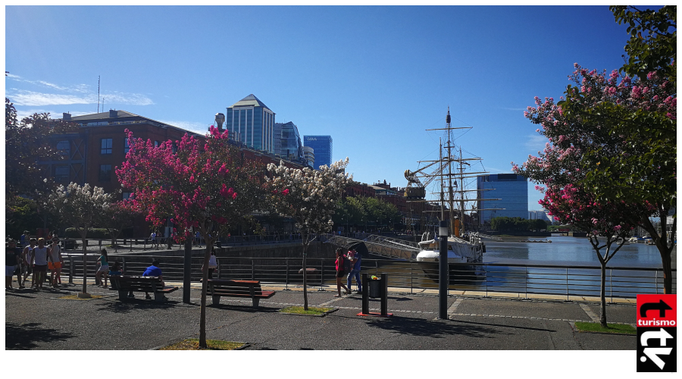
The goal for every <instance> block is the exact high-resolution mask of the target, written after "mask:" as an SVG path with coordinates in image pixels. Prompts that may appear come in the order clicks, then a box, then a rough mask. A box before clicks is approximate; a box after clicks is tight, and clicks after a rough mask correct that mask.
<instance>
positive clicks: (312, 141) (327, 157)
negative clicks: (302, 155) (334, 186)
mask: <svg viewBox="0 0 682 379" xmlns="http://www.w3.org/2000/svg"><path fill="white" fill-rule="evenodd" d="M303 145H305V146H309V147H312V148H313V150H314V152H315V165H314V166H313V168H315V169H316V170H317V169H319V168H320V166H323V165H326V166H331V164H332V148H333V141H332V136H303Z"/></svg>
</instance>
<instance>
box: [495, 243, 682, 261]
mask: <svg viewBox="0 0 682 379" xmlns="http://www.w3.org/2000/svg"><path fill="white" fill-rule="evenodd" d="M528 239H530V240H533V241H536V240H537V241H540V240H543V241H544V240H551V241H552V243H541V242H510V241H505V242H496V241H485V244H486V248H487V249H486V250H487V251H486V253H485V254H484V255H483V261H484V262H485V263H518V264H562V265H588V266H597V267H599V259H598V258H597V253H596V252H595V250H594V248H593V247H592V244H590V241H589V239H588V238H587V237H567V236H557V237H554V236H553V237H547V238H533V237H530V238H528ZM517 240H521V239H517ZM614 246H615V244H614V245H612V247H614ZM604 250H605V249H602V255H603V253H604ZM676 250H677V248H676V249H675V250H673V268H675V267H676V256H677V254H676ZM607 267H647V268H660V267H661V255H660V253H659V252H658V249H657V248H656V246H653V245H647V244H644V243H631V244H626V245H623V247H621V248H620V250H619V251H618V252H617V253H616V255H615V256H614V257H613V258H612V259H611V260H610V261H609V263H608V265H607Z"/></svg>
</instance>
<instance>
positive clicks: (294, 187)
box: [267, 158, 351, 310]
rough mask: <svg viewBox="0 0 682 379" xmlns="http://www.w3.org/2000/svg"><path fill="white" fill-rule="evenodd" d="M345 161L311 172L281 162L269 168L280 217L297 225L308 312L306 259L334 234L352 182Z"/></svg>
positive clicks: (274, 201)
mask: <svg viewBox="0 0 682 379" xmlns="http://www.w3.org/2000/svg"><path fill="white" fill-rule="evenodd" d="M347 165H348V158H346V160H345V161H338V162H335V163H332V165H331V166H329V167H327V166H321V167H320V169H319V170H313V169H311V168H308V167H306V168H303V169H296V168H289V167H286V166H284V164H283V163H282V162H280V164H279V166H277V165H274V164H272V163H271V164H269V165H268V173H269V177H268V178H267V180H268V184H269V189H270V190H271V191H272V194H271V199H272V203H273V204H274V206H275V208H276V209H277V210H278V211H279V213H280V214H283V215H285V216H290V217H292V218H293V219H294V220H295V221H296V228H297V229H298V230H299V232H300V233H301V237H302V244H303V261H302V264H303V308H304V309H305V310H308V290H307V288H308V285H307V265H306V259H307V255H308V248H309V246H310V243H311V242H312V241H313V240H314V239H315V238H316V237H317V236H318V234H321V233H329V231H331V228H332V225H333V224H334V222H333V221H332V216H333V215H334V212H335V210H336V203H337V202H338V201H339V200H340V199H341V195H342V192H343V190H344V188H345V187H346V185H347V184H348V181H349V180H350V179H351V178H350V177H349V176H348V174H346V173H345V168H346V166H347Z"/></svg>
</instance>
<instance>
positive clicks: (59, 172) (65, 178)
mask: <svg viewBox="0 0 682 379" xmlns="http://www.w3.org/2000/svg"><path fill="white" fill-rule="evenodd" d="M69 172H70V171H69V166H55V168H54V180H55V182H57V183H68V182H69Z"/></svg>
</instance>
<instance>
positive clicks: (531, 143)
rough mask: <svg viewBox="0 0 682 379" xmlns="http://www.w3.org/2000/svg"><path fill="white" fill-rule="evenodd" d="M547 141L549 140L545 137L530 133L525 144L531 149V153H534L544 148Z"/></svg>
mask: <svg viewBox="0 0 682 379" xmlns="http://www.w3.org/2000/svg"><path fill="white" fill-rule="evenodd" d="M547 142H549V141H548V140H547V137H545V136H542V135H539V134H531V135H529V136H528V140H527V141H526V143H525V146H526V148H528V150H531V151H532V152H533V154H535V153H537V152H538V151H542V150H545V144H546V143H547Z"/></svg>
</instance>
